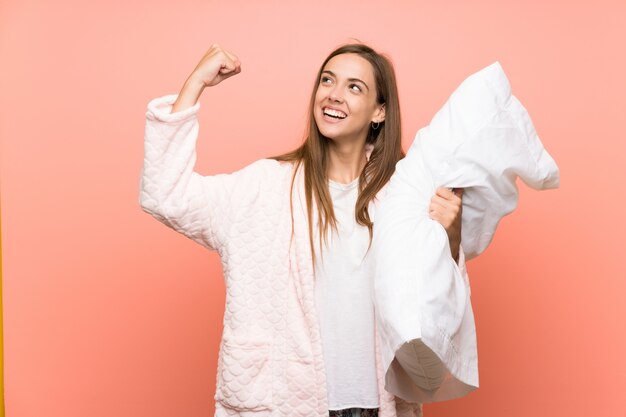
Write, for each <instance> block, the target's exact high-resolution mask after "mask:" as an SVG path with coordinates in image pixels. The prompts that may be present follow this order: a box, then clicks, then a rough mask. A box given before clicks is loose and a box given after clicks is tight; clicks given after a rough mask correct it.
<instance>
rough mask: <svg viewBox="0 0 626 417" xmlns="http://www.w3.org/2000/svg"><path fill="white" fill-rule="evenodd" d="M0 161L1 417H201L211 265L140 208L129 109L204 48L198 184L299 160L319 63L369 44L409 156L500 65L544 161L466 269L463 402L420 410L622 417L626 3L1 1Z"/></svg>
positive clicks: (209, 391)
mask: <svg viewBox="0 0 626 417" xmlns="http://www.w3.org/2000/svg"><path fill="white" fill-rule="evenodd" d="M0 7H1V9H0V10H1V14H0V46H1V50H2V54H1V56H2V64H1V65H0V71H1V73H0V91H1V101H0V138H1V140H2V142H1V152H0V166H1V169H2V171H1V173H0V177H1V181H2V182H1V192H2V194H1V197H2V204H1V207H2V223H3V224H2V226H3V230H2V232H3V235H2V239H3V242H2V249H3V267H4V268H5V273H4V283H3V285H4V319H5V327H4V331H5V334H4V336H5V361H6V363H5V373H6V375H5V377H6V380H5V382H6V410H7V416H8V417H41V416H47V417H85V416H89V417H105V416H106V417H110V416H117V417H131V416H132V417H137V416H146V417H147V416H151V417H161V416H162V417H166V416H167V417H170V416H185V417H194V416H197V417H201V416H202V417H205V416H209V415H212V411H213V400H212V396H213V393H214V384H215V382H214V381H215V366H216V360H217V348H218V342H219V335H220V331H221V319H222V308H223V292H224V288H223V283H222V280H221V271H220V266H219V259H218V257H217V255H216V254H214V253H209V252H206V251H205V250H204V249H202V248H201V247H200V246H198V245H196V244H195V243H193V242H191V241H189V240H187V239H186V238H184V237H182V236H180V235H177V234H176V233H175V232H173V231H170V230H168V229H166V228H165V227H164V226H162V225H161V224H159V223H158V222H156V220H154V219H152V218H151V217H150V216H148V215H147V214H145V213H143V212H142V211H141V209H140V207H139V204H138V186H139V173H140V169H141V163H142V152H143V149H142V146H143V142H142V141H143V124H144V113H145V106H146V104H147V102H148V101H149V100H150V99H151V98H154V97H156V96H159V95H163V94H168V93H175V92H178V90H179V88H180V86H181V83H182V82H183V81H184V80H185V78H186V77H187V75H188V73H189V72H190V71H191V70H192V69H193V68H194V66H195V64H196V63H197V61H198V60H199V59H200V57H201V56H202V54H203V53H204V51H205V50H206V49H207V48H208V46H209V45H210V44H211V43H212V42H219V43H220V44H222V45H224V46H225V47H227V48H228V49H230V50H232V51H233V52H234V53H236V54H238V56H239V57H240V58H241V61H242V63H243V72H242V73H241V74H240V75H239V76H237V77H236V78H234V79H232V80H228V81H227V82H225V83H224V84H223V85H220V86H219V87H218V88H215V89H211V90H207V91H206V92H205V95H204V97H203V99H202V110H201V116H200V118H201V136H202V138H201V142H200V145H199V154H200V157H199V160H198V165H197V170H198V171H199V172H201V173H203V174H212V173H217V172H226V171H230V170H234V169H236V168H239V167H242V166H243V165H245V164H246V163H248V162H251V161H253V160H255V159H258V158H261V157H264V156H268V155H271V154H276V153H279V152H281V151H285V150H287V149H290V148H292V147H294V146H295V145H296V144H297V143H298V142H299V140H300V137H301V132H302V129H303V124H304V123H303V122H304V118H305V113H306V102H307V97H308V95H309V92H310V88H311V87H312V83H313V77H314V75H315V71H316V70H317V67H318V65H319V63H320V62H321V60H322V59H323V58H324V57H325V55H326V54H327V53H328V52H329V51H330V50H331V49H332V48H333V47H335V46H337V45H338V44H340V43H343V42H346V41H349V40H350V38H351V37H354V38H358V39H360V40H362V41H365V42H368V43H371V44H372V45H373V46H375V47H377V48H379V49H381V50H384V51H387V52H388V53H389V54H390V55H391V57H392V58H393V60H394V62H395V65H396V68H397V73H398V77H399V84H400V92H401V100H402V105H403V111H404V121H405V125H404V126H405V140H406V142H405V144H406V145H408V144H409V143H410V142H409V141H410V140H411V138H412V137H413V134H414V133H415V131H416V130H417V128H419V127H421V126H423V125H425V124H427V123H428V121H429V120H430V118H431V117H432V115H433V114H434V112H435V111H436V110H437V109H438V108H439V107H440V106H441V105H442V104H443V103H444V101H445V100H446V99H447V97H448V95H449V93H450V92H452V90H453V89H454V88H455V87H456V86H457V85H458V83H459V82H460V81H461V80H462V79H463V78H464V77H466V76H467V75H469V74H470V73H472V72H474V71H476V70H478V69H480V68H482V67H484V66H486V65H488V64H490V63H492V62H493V61H495V60H499V61H500V62H501V63H502V65H503V67H504V69H505V71H506V72H507V74H508V76H509V79H510V81H511V83H512V85H513V91H514V93H515V94H516V95H517V96H518V97H519V98H520V100H521V101H522V103H524V105H525V106H526V107H527V108H528V110H529V111H530V113H531V115H532V116H533V119H534V122H535V125H536V128H537V130H538V132H539V134H540V136H541V138H542V140H543V142H544V144H545V145H546V147H547V148H548V150H549V151H550V153H551V154H552V155H553V156H554V157H555V159H556V161H557V162H558V163H559V165H560V168H561V172H562V188H561V189H559V190H557V191H553V192H545V193H538V192H532V191H530V190H528V189H526V188H523V187H522V196H521V204H520V207H519V210H518V211H517V212H516V213H515V214H514V215H513V216H511V217H508V218H506V219H505V220H504V221H503V222H502V225H501V227H500V229H499V233H498V235H497V237H496V239H495V241H494V243H493V244H492V246H491V247H490V249H489V250H488V251H487V252H486V253H485V254H484V255H483V256H482V257H480V258H479V259H477V260H475V261H473V262H472V263H470V265H469V268H470V275H471V280H472V297H473V302H474V309H475V312H476V319H477V327H478V329H477V331H478V339H479V340H478V342H479V357H480V372H481V373H480V378H481V388H480V389H479V390H478V391H476V392H475V393H473V394H471V395H470V396H468V397H466V398H463V399H460V400H455V401H450V402H446V403H441V404H435V405H427V406H426V407H425V410H426V415H427V416H428V417H436V416H453V415H454V416H460V415H462V416H464V417H474V416H480V417H489V416H493V417H501V416H508V417H517V416H524V417H526V416H529V415H532V416H535V417H543V416H546V417H547V416H581V415H593V416H607V417H608V416H618V415H626V405H625V403H624V401H623V391H624V389H626V360H625V359H624V352H625V351H626V333H625V332H624V328H625V318H626V301H625V299H624V297H625V295H626V281H625V280H624V278H625V277H626V274H624V272H623V268H622V263H623V260H624V257H625V255H624V247H625V245H624V243H623V238H624V231H626V227H625V226H626V225H625V220H624V215H623V213H624V205H625V202H626V201H625V200H626V199H625V197H624V191H623V190H624V187H623V183H624V180H625V179H626V175H625V174H626V168H625V166H626V164H625V163H624V158H625V156H624V155H625V153H626V145H625V143H626V140H625V139H626V128H625V127H624V126H625V124H624V121H625V117H624V115H625V112H626V82H625V81H624V74H626V55H625V54H624V50H625V49H624V48H625V47H624V45H625V42H626V24H625V22H626V3H624V2H623V1H606V0H597V1H594V2H581V1H572V0H570V1H552V2H549V1H536V0H533V1H525V2H521V1H509V2H504V1H491V2H489V1H473V2H469V1H468V2H461V1H455V2H453V1H442V0H438V1H415V2H409V1H398V2H394V5H389V4H386V3H385V2H381V1H369V2H363V1H348V0H344V1H341V2H331V3H325V2H319V1H315V2H310V3H308V4H304V3H302V2H288V1H283V2H280V1H260V2H252V1H250V2H243V1H229V2H216V1H215V2H210V1H181V2H173V1H158V0H151V1H140V0H136V1H126V2H121V1H99V2H94V1H91V2H85V1H78V0H74V1H72V0H59V1H56V2H43V1H34V0H30V1H29V0H19V1H18V0H5V1H3V2H2V5H1V6H0Z"/></svg>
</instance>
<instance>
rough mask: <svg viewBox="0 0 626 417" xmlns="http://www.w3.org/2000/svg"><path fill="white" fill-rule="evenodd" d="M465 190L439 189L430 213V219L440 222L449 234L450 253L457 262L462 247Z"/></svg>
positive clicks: (432, 202) (432, 199) (429, 210)
mask: <svg viewBox="0 0 626 417" xmlns="http://www.w3.org/2000/svg"><path fill="white" fill-rule="evenodd" d="M462 196H463V189H462V188H456V189H455V190H454V191H451V190H450V189H449V188H445V187H439V188H437V193H436V194H435V195H434V196H433V197H432V198H431V199H430V206H429V209H428V213H429V215H430V218H431V219H433V220H436V221H438V222H439V223H440V224H441V225H442V226H443V227H444V228H445V229H446V233H447V234H448V240H449V241H450V252H451V253H452V258H454V260H455V261H458V260H459V247H460V246H461V214H462V211H463V210H462V209H463V204H462V201H461V198H462Z"/></svg>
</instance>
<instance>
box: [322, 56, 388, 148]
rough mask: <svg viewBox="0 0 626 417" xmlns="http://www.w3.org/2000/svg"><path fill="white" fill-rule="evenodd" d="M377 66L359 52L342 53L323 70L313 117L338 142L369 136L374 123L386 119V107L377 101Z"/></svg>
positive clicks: (326, 133) (325, 134) (329, 136)
mask: <svg viewBox="0 0 626 417" xmlns="http://www.w3.org/2000/svg"><path fill="white" fill-rule="evenodd" d="M376 96H377V92H376V82H375V80H374V69H373V68H372V65H371V64H370V63H369V62H368V61H367V60H366V59H365V58H362V57H360V56H359V55H356V54H350V53H349V54H341V55H337V56H334V57H333V58H331V59H330V61H328V63H327V64H326V66H325V67H324V68H323V70H322V75H321V76H320V80H319V84H318V85H317V91H316V93H315V106H314V108H313V116H314V117H315V122H316V123H317V126H318V128H319V130H320V132H321V133H322V135H324V136H326V137H327V138H329V139H332V140H335V141H358V140H363V141H365V138H366V137H367V133H368V131H369V128H370V123H371V122H382V121H383V120H384V118H385V110H384V106H383V105H380V104H378V102H377V101H376Z"/></svg>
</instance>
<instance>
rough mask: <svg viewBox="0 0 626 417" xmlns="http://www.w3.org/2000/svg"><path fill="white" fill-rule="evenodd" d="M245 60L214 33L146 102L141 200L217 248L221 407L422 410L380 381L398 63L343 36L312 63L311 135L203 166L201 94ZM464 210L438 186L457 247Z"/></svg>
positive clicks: (440, 209)
mask: <svg viewBox="0 0 626 417" xmlns="http://www.w3.org/2000/svg"><path fill="white" fill-rule="evenodd" d="M240 71H241V64H240V62H239V60H238V58H237V57H236V56H235V55H233V54H232V53H230V52H228V51H226V50H225V49H223V48H221V47H220V46H219V45H213V46H211V47H210V48H209V50H208V51H207V52H206V54H205V55H204V57H203V58H202V59H201V61H200V62H199V64H198V65H197V66H196V68H195V69H194V70H193V72H192V73H191V75H190V76H189V78H188V79H187V80H186V82H185V84H184V86H183V87H182V89H181V91H180V93H179V94H178V95H169V96H164V97H161V98H158V99H155V100H153V101H151V102H150V104H149V105H148V112H147V114H146V116H147V122H146V131H145V159H144V167H143V171H142V177H141V192H140V203H141V206H142V208H143V209H144V210H145V211H146V212H148V213H150V214H151V215H153V216H154V217H155V218H156V219H158V220H159V221H161V222H163V223H164V224H166V225H167V226H169V227H171V228H173V229H174V230H176V231H178V232H180V233H183V234H185V235H186V236H188V237H189V238H191V239H193V240H194V241H196V242H198V243H199V244H201V245H203V246H205V247H207V248H209V249H212V250H217V251H218V252H219V254H220V257H221V260H222V264H223V269H224V276H225V283H226V310H225V314H224V331H223V337H222V343H221V346H220V353H219V359H218V375H217V390H216V395H215V399H216V414H215V415H216V416H236V415H237V416H302V417H305V416H306V417H310V416H320V417H321V416H328V415H331V416H359V415H360V416H363V417H366V416H377V415H380V416H383V417H387V416H396V415H397V416H419V415H421V405H420V404H411V403H406V402H404V401H402V400H401V399H400V398H397V397H394V396H393V395H391V394H390V393H388V392H386V391H385V390H384V381H383V378H382V371H381V368H380V363H379V361H380V359H379V353H378V348H377V345H378V343H380V341H379V340H378V338H377V335H376V329H375V320H374V305H373V303H372V297H371V273H372V270H371V268H370V264H369V258H368V249H369V245H370V243H371V238H372V233H373V226H374V224H375V211H376V204H377V201H379V200H380V199H382V198H384V187H385V184H386V183H387V182H388V180H389V178H390V177H391V175H392V174H393V172H394V169H395V164H396V162H398V160H400V159H401V158H402V157H403V156H404V154H403V152H402V149H401V142H400V141H401V124H400V108H399V102H398V93H397V87H396V81H395V74H394V70H393V67H392V65H391V63H390V62H389V60H387V59H386V58H385V57H384V56H382V55H380V54H378V53H376V52H375V51H374V50H372V49H371V48H369V47H367V46H365V45H360V44H352V45H345V46H342V47H340V48H338V49H336V50H335V51H333V52H332V53H331V54H330V55H329V56H328V58H327V59H326V60H325V61H324V62H323V64H322V66H321V67H320V70H319V72H318V74H317V77H316V80H315V86H314V88H313V93H312V95H311V100H310V112H309V126H308V132H307V135H306V139H305V141H304V143H303V144H302V146H300V147H299V148H298V149H296V150H295V151H293V152H289V153H287V154H284V155H280V156H276V157H273V158H269V159H262V160H259V161H256V162H254V163H252V164H250V165H249V166H247V167H245V168H243V169H241V170H239V171H237V172H234V173H232V174H221V175H215V176H201V175H199V174H198V173H196V172H194V171H193V168H194V165H195V160H196V153H195V144H196V140H197V136H198V121H197V117H196V114H197V112H198V110H199V103H198V99H199V97H200V95H201V94H202V92H203V91H204V89H205V88H206V87H212V86H215V85H217V84H219V83H220V82H222V81H223V80H225V79H226V78H229V77H231V76H233V75H236V74H238V73H239V72H240ZM460 209H461V190H458V191H456V193H455V192H453V191H450V190H448V189H445V188H441V189H438V190H437V194H436V195H435V196H433V197H432V200H431V206H430V212H431V217H432V218H433V219H435V220H437V221H438V222H440V223H441V224H442V225H443V226H444V227H445V229H446V231H447V233H448V236H449V239H450V247H451V251H452V254H451V255H452V257H453V258H454V259H458V257H459V250H460V236H461V231H460V225H461V210H460ZM399 291H401V289H399Z"/></svg>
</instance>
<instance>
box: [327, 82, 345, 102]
mask: <svg viewBox="0 0 626 417" xmlns="http://www.w3.org/2000/svg"><path fill="white" fill-rule="evenodd" d="M328 98H329V100H330V101H334V102H337V103H341V102H342V101H343V95H342V94H341V90H340V89H339V88H337V87H336V86H335V87H334V88H332V89H331V90H330V92H329V94H328Z"/></svg>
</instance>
